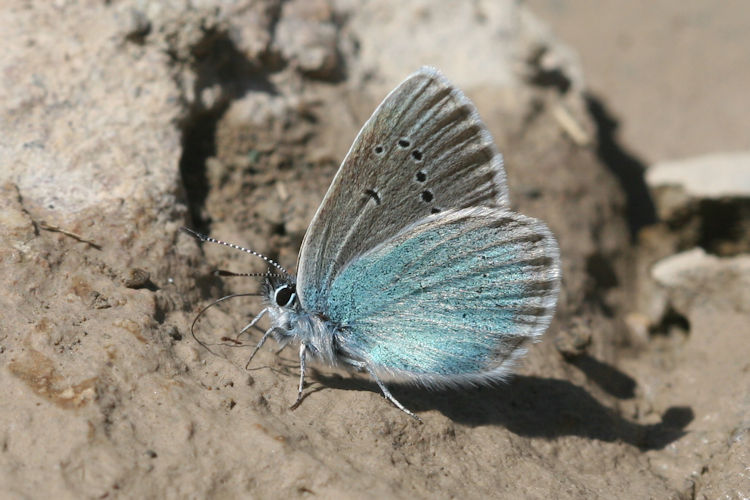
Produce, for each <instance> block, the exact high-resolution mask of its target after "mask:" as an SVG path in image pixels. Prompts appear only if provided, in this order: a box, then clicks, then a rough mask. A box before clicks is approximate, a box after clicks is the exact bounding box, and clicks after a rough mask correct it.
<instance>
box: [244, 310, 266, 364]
mask: <svg viewBox="0 0 750 500" xmlns="http://www.w3.org/2000/svg"><path fill="white" fill-rule="evenodd" d="M267 312H268V308H267V307H266V308H265V309H263V310H262V311H261V312H259V313H258V314H257V316H255V317H254V318H253V320H252V321H251V322H250V323H248V324H247V325H245V328H243V329H242V330H240V333H238V334H237V337H236V338H237V339H239V338H240V337H241V336H242V334H243V333H245V332H246V331H248V330H249V329H251V328H252V327H254V326H255V325H256V324H257V323H258V321H260V318H262V317H263V316H264V315H265V314H266V313H267ZM261 331H262V330H261ZM267 334H268V332H266V335H263V338H264V339H265V337H266V336H267ZM254 354H255V353H253V355H254ZM251 359H252V356H251Z"/></svg>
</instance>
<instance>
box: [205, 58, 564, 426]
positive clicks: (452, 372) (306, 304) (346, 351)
mask: <svg viewBox="0 0 750 500" xmlns="http://www.w3.org/2000/svg"><path fill="white" fill-rule="evenodd" d="M191 233H192V232H191ZM193 234H194V235H196V236H198V237H199V238H200V239H202V240H204V241H211V242H215V243H221V244H225V245H229V246H232V247H234V248H239V249H241V250H245V251H248V252H250V253H253V254H255V255H258V254H257V253H255V252H252V251H251V250H247V249H244V248H241V247H237V246H236V245H231V244H227V243H224V242H221V241H218V240H215V239H213V238H209V237H207V236H203V235H198V234H197V233H193ZM263 258H265V257H263ZM265 259H266V260H267V261H268V262H269V263H270V264H272V265H273V266H274V267H276V269H277V271H278V272H277V273H276V274H270V273H269V275H268V276H267V277H266V279H265V282H264V287H263V295H264V296H265V299H266V307H265V308H264V309H263V310H262V311H261V312H260V313H259V314H258V315H257V316H256V317H255V318H254V319H253V320H252V322H251V323H250V324H249V325H247V326H246V327H245V328H244V329H243V330H242V332H245V331H247V330H248V329H249V328H251V327H253V326H255V325H256V323H257V322H258V321H259V320H260V319H261V318H262V317H263V316H264V315H268V316H269V317H270V322H271V326H270V328H269V329H268V330H266V331H265V333H264V335H263V337H262V338H261V339H260V342H259V343H258V345H257V346H256V348H255V351H254V352H253V355H255V353H256V352H257V351H258V349H259V348H260V347H261V346H262V345H263V343H264V342H265V341H266V340H267V339H268V338H269V337H273V338H274V339H275V340H276V341H277V342H279V344H281V345H282V346H284V345H287V344H288V343H290V342H293V341H294V342H299V346H300V347H299V360H300V380H299V390H298V395H297V401H296V402H295V404H294V405H293V406H292V407H293V408H294V407H296V406H297V405H298V404H299V402H300V401H301V400H302V394H303V385H304V377H305V364H306V360H307V359H308V358H312V359H313V360H316V361H319V362H322V363H326V364H329V365H334V366H343V367H346V368H350V369H355V370H363V371H366V372H368V373H369V374H370V376H371V377H372V378H373V380H374V381H375V382H376V383H377V384H378V386H379V387H380V390H381V391H382V392H383V395H384V396H385V397H386V398H387V399H389V400H390V401H391V402H392V403H393V404H394V405H396V406H397V407H398V408H399V409H401V410H402V411H404V412H405V413H407V414H408V415H411V416H412V417H414V418H417V419H418V417H417V416H416V415H414V414H413V413H412V412H411V411H409V410H408V409H406V408H405V407H404V406H403V405H402V404H401V403H400V402H399V401H398V400H396V398H394V397H393V395H392V394H391V392H390V391H389V390H388V388H387V387H386V385H385V383H384V381H396V382H411V383H418V384H422V385H424V386H429V387H439V386H455V385H468V384H474V383H487V382H493V381H498V380H502V379H503V378H505V377H506V376H507V375H508V374H509V373H510V369H511V367H512V365H513V362H514V361H515V360H516V359H518V358H519V357H520V356H522V355H523V354H524V353H525V345H526V344H527V343H528V342H529V341H534V340H537V339H538V338H539V337H540V336H541V335H542V334H543V333H544V331H545V330H546V329H547V326H548V325H549V323H550V321H551V319H552V316H553V314H554V309H555V304H556V302H557V296H558V291H559V282H560V263H559V252H558V247H557V243H556V241H555V239H554V237H553V236H552V234H551V233H550V231H549V230H548V229H547V227H546V226H545V225H544V224H543V223H542V222H540V221H538V220H536V219H532V218H530V217H526V216H524V215H521V214H518V213H515V212H513V211H511V210H510V208H509V201H508V190H507V187H506V183H505V172H504V170H503V164H502V157H501V155H500V153H499V152H498V151H497V148H496V146H495V144H494V142H493V140H492V137H491V136H490V133H489V132H488V131H487V128H486V127H485V126H484V124H483V123H482V122H481V120H480V119H479V115H478V114H477V111H476V109H475V107H474V105H473V104H472V103H471V101H470V100H469V99H468V98H467V97H466V96H464V94H463V93H462V92H461V91H460V90H458V89H457V88H456V87H454V86H453V85H452V84H451V83H450V82H448V81H447V80H446V79H445V78H444V77H443V76H442V75H441V74H440V73H439V72H438V71H436V70H435V69H432V68H422V69H420V70H419V71H417V72H416V73H414V74H413V75H411V76H409V77H408V78H407V79H406V80H405V81H404V82H403V83H401V84H400V85H399V86H398V87H396V89H395V90H393V91H392V92H391V93H390V94H389V95H388V96H387V97H386V98H385V100H384V101H383V102H382V103H381V104H380V106H378V108H377V109H376V110H375V112H374V113H373V115H372V116H371V117H370V119H369V120H368V121H367V123H365V125H364V127H362V130H361V131H360V132H359V135H358V136H357V138H356V139H355V140H354V144H353V145H352V147H351V149H350V150H349V153H348V154H347V155H346V158H345V159H344V162H343V163H342V164H341V167H340V168H339V171H338V173H337V174H336V176H335V178H334V180H333V183H332V184H331V187H330V188H329V189H328V193H327V194H326V196H325V198H324V199H323V203H322V204H321V205H320V207H319V208H318V211H317V213H316V214H315V216H314V217H313V220H312V222H311V223H310V227H309V228H308V230H307V233H306V234H305V238H304V241H303V242H302V248H301V250H300V254H299V260H298V266H297V267H298V269H297V270H298V274H297V276H296V278H295V276H293V275H292V274H290V273H288V272H286V270H284V269H283V268H282V267H281V266H279V265H278V264H277V263H275V262H273V261H270V259H267V258H265ZM242 332H241V333H242ZM251 359H252V356H251Z"/></svg>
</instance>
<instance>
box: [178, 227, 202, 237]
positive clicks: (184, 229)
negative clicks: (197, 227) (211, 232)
mask: <svg viewBox="0 0 750 500" xmlns="http://www.w3.org/2000/svg"><path fill="white" fill-rule="evenodd" d="M180 231H182V232H183V233H187V234H189V235H190V236H192V237H193V238H197V239H199V240H201V241H206V236H204V235H202V234H201V233H199V232H197V231H193V230H192V229H190V228H188V227H185V226H180Z"/></svg>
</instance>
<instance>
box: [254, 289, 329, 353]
mask: <svg viewBox="0 0 750 500" xmlns="http://www.w3.org/2000/svg"><path fill="white" fill-rule="evenodd" d="M263 294H264V296H265V298H266V301H267V303H268V306H267V310H268V314H269V317H270V320H271V327H272V328H273V337H274V339H275V340H276V342H278V343H279V344H280V345H282V346H284V345H287V344H289V343H291V342H300V343H303V344H305V346H307V348H308V352H309V354H310V355H311V356H312V357H313V358H315V359H317V360H318V361H321V362H324V363H327V364H330V365H338V364H339V352H338V351H339V349H338V346H337V342H336V333H337V331H338V327H337V326H336V325H335V324H334V323H333V322H332V321H330V320H329V319H328V318H326V317H325V316H323V315H321V314H316V313H311V312H308V311H306V310H305V309H304V308H303V307H302V305H301V304H300V301H299V296H298V295H297V292H296V289H295V283H294V281H293V278H292V277H286V276H284V277H272V278H268V279H266V280H265V282H264V285H263Z"/></svg>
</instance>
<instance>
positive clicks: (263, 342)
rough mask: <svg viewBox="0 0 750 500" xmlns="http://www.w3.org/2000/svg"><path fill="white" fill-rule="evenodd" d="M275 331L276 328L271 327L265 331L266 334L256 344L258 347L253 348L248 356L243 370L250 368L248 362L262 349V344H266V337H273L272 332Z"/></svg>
mask: <svg viewBox="0 0 750 500" xmlns="http://www.w3.org/2000/svg"><path fill="white" fill-rule="evenodd" d="M248 328H249V326H248ZM275 330H276V327H271V328H269V329H268V330H266V333H264V334H263V336H262V337H261V338H260V342H258V345H256V346H255V349H253V352H252V353H251V354H250V358H249V359H248V360H247V363H246V364H245V370H247V369H248V367H249V366H250V362H251V361H252V360H253V358H254V357H255V355H256V354H257V353H258V351H259V350H260V348H261V347H263V344H265V343H266V340H268V337H270V336H271V335H273V332H274V331H275Z"/></svg>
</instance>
